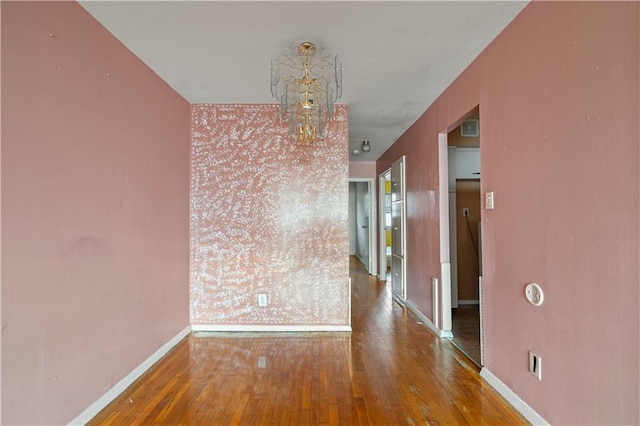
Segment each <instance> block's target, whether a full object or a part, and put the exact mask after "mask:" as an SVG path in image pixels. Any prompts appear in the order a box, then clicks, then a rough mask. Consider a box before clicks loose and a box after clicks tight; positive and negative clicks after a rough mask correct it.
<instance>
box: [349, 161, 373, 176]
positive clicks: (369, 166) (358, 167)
mask: <svg viewBox="0 0 640 426" xmlns="http://www.w3.org/2000/svg"><path fill="white" fill-rule="evenodd" d="M377 176H378V175H377V174H376V162H375V161H350V162H349V178H359V179H376V178H377Z"/></svg>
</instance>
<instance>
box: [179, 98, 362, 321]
mask: <svg viewBox="0 0 640 426" xmlns="http://www.w3.org/2000/svg"><path fill="white" fill-rule="evenodd" d="M278 108H279V107H278V106H277V105H193V106H192V107H191V112H192V130H191V131H192V153H191V169H192V174H191V322H192V324H194V325H252V324H253V325H270V326H274V325H276V326H280V325H282V326H287V325H299V326H309V325H312V326H317V325H329V326H331V325H342V326H345V325H349V324H350V318H349V286H348V282H349V263H348V262H349V260H348V255H349V240H348V222H347V219H348V149H347V142H348V140H347V124H348V122H347V108H346V107H345V106H339V107H337V110H336V118H335V120H334V121H331V122H329V124H328V125H327V129H328V132H329V135H328V136H327V138H325V140H324V141H320V142H317V143H316V145H315V146H307V145H298V144H296V143H294V142H291V141H290V140H289V138H288V126H287V125H286V124H285V123H283V124H282V125H281V126H274V124H273V123H279V122H280V118H279V110H278ZM258 293H266V294H267V295H268V300H269V306H268V307H266V308H258V307H257V295H258Z"/></svg>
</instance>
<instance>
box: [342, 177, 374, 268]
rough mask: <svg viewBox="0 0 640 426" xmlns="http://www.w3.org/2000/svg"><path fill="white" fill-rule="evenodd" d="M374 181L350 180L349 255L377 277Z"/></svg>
mask: <svg viewBox="0 0 640 426" xmlns="http://www.w3.org/2000/svg"><path fill="white" fill-rule="evenodd" d="M373 194H375V184H374V180H373V179H349V255H350V256H355V257H357V258H358V259H359V260H360V261H361V262H362V264H363V265H364V267H365V269H366V271H367V272H368V273H369V274H371V275H377V273H378V272H377V265H378V262H377V257H376V256H375V253H376V252H377V249H376V247H377V245H376V239H375V229H376V224H377V221H376V215H375V214H372V212H375V211H376V207H375V196H374V195H373Z"/></svg>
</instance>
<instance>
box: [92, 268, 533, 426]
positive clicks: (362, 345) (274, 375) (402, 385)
mask: <svg viewBox="0 0 640 426" xmlns="http://www.w3.org/2000/svg"><path fill="white" fill-rule="evenodd" d="M350 269H351V277H352V285H353V289H352V321H353V324H352V326H353V332H352V333H198V332H196V333H192V335H190V336H189V337H188V338H186V339H184V340H183V341H182V342H180V343H179V344H178V345H177V346H176V347H175V348H174V350H173V351H171V352H170V353H169V354H168V355H167V356H166V357H165V358H163V359H162V360H161V361H160V362H158V364H156V365H155V366H154V367H153V368H151V369H150V370H149V372H148V373H147V374H145V375H144V376H143V377H142V378H141V379H139V380H138V381H137V382H135V383H134V384H133V385H132V386H131V387H130V388H129V389H127V390H126V391H125V392H124V393H123V394H122V395H120V397H118V398H117V399H116V400H115V401H114V402H113V403H112V404H111V405H109V406H108V407H107V408H106V409H105V410H103V411H102V412H101V413H100V414H98V416H96V418H94V419H93V421H92V422H91V423H90V424H141V423H144V424H147V423H152V422H157V423H164V424H216V425H224V424H258V425H263V424H273V425H283V424H290V425H299V424H330V425H334V424H344V425H347V424H361V425H367V424H371V425H383V424H385V425H386V424H403V425H404V424H409V425H422V424H473V425H475V424H481V423H487V424H493V425H498V424H509V425H515V424H526V421H525V420H524V419H523V418H522V417H521V416H520V415H519V414H518V413H516V412H515V411H514V410H513V409H512V408H511V407H510V406H509V405H508V404H507V403H505V402H504V401H503V400H502V398H501V397H500V396H499V395H498V394H497V393H496V392H494V391H493V390H492V389H491V388H490V387H489V386H488V385H487V384H485V383H484V382H482V380H481V379H480V378H479V376H478V372H477V369H476V367H475V366H474V365H473V364H471V363H470V362H469V361H468V360H467V359H466V358H465V357H464V356H463V355H461V353H460V352H459V351H458V350H457V349H455V348H454V347H453V346H452V344H451V343H449V342H448V341H446V340H441V339H438V338H437V337H436V336H435V335H434V334H433V333H431V332H430V331H429V330H427V329H426V328H425V327H424V326H423V325H421V324H419V322H418V320H417V318H416V317H415V316H413V315H412V314H410V313H408V312H407V311H406V310H404V309H402V307H400V306H399V305H398V304H397V303H395V302H392V299H391V294H390V287H389V285H386V284H384V283H381V282H378V281H377V280H376V279H375V278H374V277H371V276H369V275H368V274H367V273H366V272H365V271H364V268H363V266H362V264H361V263H360V262H359V261H358V260H356V259H355V257H353V256H352V257H351V260H350Z"/></svg>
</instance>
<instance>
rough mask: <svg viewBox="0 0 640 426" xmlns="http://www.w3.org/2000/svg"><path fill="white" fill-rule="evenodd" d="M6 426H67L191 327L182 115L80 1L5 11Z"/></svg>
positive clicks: (176, 99) (18, 5)
mask: <svg viewBox="0 0 640 426" xmlns="http://www.w3.org/2000/svg"><path fill="white" fill-rule="evenodd" d="M2 86H3V87H2V90H3V92H2V124H3V126H2V231H3V233H2V349H3V351H2V385H3V386H2V406H3V408H4V410H3V412H2V423H3V424H21V423H22V424H63V423H66V422H68V421H70V420H72V419H73V418H75V417H76V416H77V415H78V414H80V412H82V411H83V410H84V409H85V408H86V407H87V406H89V405H90V404H91V403H93V402H94V401H95V400H96V399H97V398H99V397H100V396H102V395H103V394H104V393H105V392H106V391H107V390H108V389H109V388H110V387H112V386H113V385H114V384H115V383H117V382H118V381H119V380H120V379H122V378H123V377H124V376H125V375H126V374H128V373H129V372H130V371H132V370H133V369H134V368H135V367H136V366H137V365H139V364H140V363H141V362H142V361H144V360H145V359H146V358H147V357H149V356H150V355H151V354H153V353H154V352H155V351H156V350H157V349H159V348H160V347H161V346H162V345H163V344H165V343H166V342H167V341H169V340H170V339H171V338H172V337H174V336H175V335H176V334H177V333H178V332H179V331H181V330H182V329H184V328H185V327H186V326H187V325H188V324H189V312H188V303H189V301H188V285H187V282H188V255H189V252H188V244H189V240H188V238H189V237H188V232H189V231H188V221H189V216H188V215H189V213H188V208H189V207H188V205H189V192H188V187H189V105H188V103H187V102H186V101H185V100H184V99H182V98H181V97H180V96H178V95H177V94H176V93H175V92H174V91H173V90H171V89H170V88H169V87H168V86H167V85H166V84H165V83H164V82H163V81H162V80H161V79H160V78H158V77H157V76H156V75H155V74H154V73H153V72H152V71H151V70H149V69H148V68H147V67H146V66H145V65H144V64H143V63H142V62H141V61H140V60H139V59H137V58H136V57H135V56H134V55H133V54H132V53H131V52H129V51H128V50H127V49H126V48H125V47H124V46H122V45H121V44H120V43H119V42H118V41H117V40H116V39H115V38H114V37H113V36H112V35H111V34H110V33H108V32H107V31H106V30H105V29H104V28H103V27H101V26H100V25H99V24H98V23H97V22H96V21H95V20H94V19H93V18H92V17H91V16H90V15H89V14H88V13H87V12H86V11H85V10H84V9H83V8H82V7H80V6H79V5H78V4H77V3H75V2H2Z"/></svg>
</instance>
